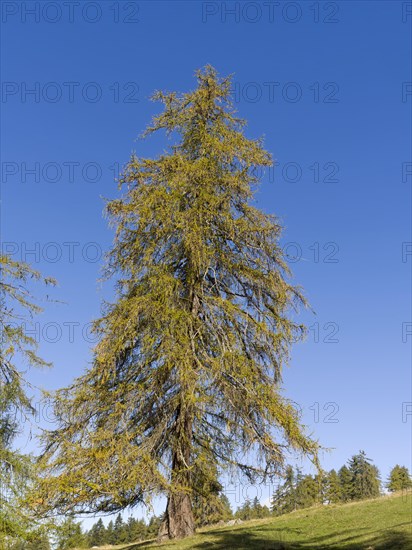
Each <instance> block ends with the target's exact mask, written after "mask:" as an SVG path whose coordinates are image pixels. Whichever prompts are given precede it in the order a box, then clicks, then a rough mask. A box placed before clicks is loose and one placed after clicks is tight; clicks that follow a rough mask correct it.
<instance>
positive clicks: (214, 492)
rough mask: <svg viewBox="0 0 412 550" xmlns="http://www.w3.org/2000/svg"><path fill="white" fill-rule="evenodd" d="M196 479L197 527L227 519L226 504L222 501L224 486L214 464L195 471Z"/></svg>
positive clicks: (193, 505) (195, 504) (194, 513)
mask: <svg viewBox="0 0 412 550" xmlns="http://www.w3.org/2000/svg"><path fill="white" fill-rule="evenodd" d="M193 475H194V477H195V482H194V492H193V497H192V508H193V515H194V518H195V523H196V526H197V527H200V526H203V525H211V524H213V523H217V522H218V521H220V520H224V519H225V518H226V517H227V508H226V503H225V501H224V500H222V489H223V487H222V485H221V483H220V482H219V481H218V471H217V468H216V466H215V465H214V464H209V465H208V466H206V467H204V468H202V469H197V468H195V469H194V472H193Z"/></svg>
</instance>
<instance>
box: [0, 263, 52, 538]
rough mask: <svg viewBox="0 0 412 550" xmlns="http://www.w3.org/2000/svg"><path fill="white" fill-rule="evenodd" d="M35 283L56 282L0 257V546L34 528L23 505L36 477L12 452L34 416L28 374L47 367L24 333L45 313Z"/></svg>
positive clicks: (27, 461) (26, 462)
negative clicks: (23, 425)
mask: <svg viewBox="0 0 412 550" xmlns="http://www.w3.org/2000/svg"><path fill="white" fill-rule="evenodd" d="M32 281H41V282H43V283H45V284H46V285H47V284H49V285H50V284H54V283H55V281H54V280H53V279H51V278H43V277H42V276H41V274H40V273H39V272H38V271H36V270H34V269H32V268H31V267H30V266H29V265H28V264H26V263H25V262H18V261H15V260H13V259H12V258H11V257H10V256H8V255H6V254H0V339H1V346H0V546H1V545H2V543H3V542H4V541H5V540H8V541H9V542H10V543H11V541H13V540H21V539H25V538H27V537H29V535H30V533H31V534H33V530H34V523H33V519H32V518H31V517H30V516H29V514H28V510H27V509H25V508H24V507H22V502H21V499H22V498H23V494H24V492H25V491H26V490H27V486H28V482H29V480H31V477H32V475H33V468H32V464H31V461H30V459H29V457H27V456H24V455H22V454H21V453H19V452H18V451H17V450H16V449H14V448H13V440H14V438H15V436H16V434H17V433H18V431H19V429H20V426H19V418H22V419H24V418H30V416H32V415H33V414H34V412H35V410H34V408H33V406H32V403H31V400H30V397H29V396H28V382H27V379H26V377H25V375H26V372H27V370H28V369H29V368H30V367H44V366H46V365H48V363H46V362H45V361H44V360H43V359H42V358H41V357H39V355H38V354H37V352H36V350H37V341H36V340H35V338H33V337H32V336H30V335H29V334H27V332H28V331H27V330H26V324H27V325H29V324H30V322H31V319H32V318H33V316H34V315H35V314H37V313H39V312H40V311H41V307H40V306H39V305H38V304H37V303H36V300H35V299H34V297H33V296H32V295H31V293H30V289H29V287H30V284H31V282H32ZM39 536H40V535H39Z"/></svg>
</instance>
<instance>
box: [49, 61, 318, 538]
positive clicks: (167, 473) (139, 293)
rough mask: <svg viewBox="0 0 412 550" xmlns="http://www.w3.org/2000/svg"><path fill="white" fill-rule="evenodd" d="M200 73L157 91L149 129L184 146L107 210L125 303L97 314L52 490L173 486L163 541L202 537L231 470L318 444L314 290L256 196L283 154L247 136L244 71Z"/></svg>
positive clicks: (70, 400)
mask: <svg viewBox="0 0 412 550" xmlns="http://www.w3.org/2000/svg"><path fill="white" fill-rule="evenodd" d="M196 76H197V84H198V85H197V88H196V89H195V90H194V91H191V92H188V93H184V94H178V93H175V92H172V93H164V92H157V93H156V94H155V95H154V99H155V100H159V101H161V102H162V103H163V107H164V110H163V112H161V113H160V114H159V115H157V116H155V117H154V120H153V123H152V125H151V126H149V127H148V129H147V130H146V132H145V133H144V136H149V135H150V134H152V133H154V132H158V131H161V130H165V131H166V133H167V134H168V136H169V140H170V146H169V148H168V149H167V150H166V151H165V152H164V153H163V154H161V155H159V156H158V157H157V158H154V159H149V158H140V157H137V156H136V155H133V156H132V157H131V159H130V161H129V163H128V164H127V166H126V167H125V170H124V172H123V175H122V177H121V178H120V186H121V188H122V189H123V195H122V196H121V197H120V198H117V199H114V200H112V201H110V202H109V203H108V205H107V213H108V215H109V218H110V221H111V223H112V224H113V226H114V227H115V230H116V236H115V241H114V244H113V247H112V249H111V250H110V252H109V256H108V262H107V265H106V270H105V272H106V275H107V276H108V277H111V276H113V277H115V278H116V281H117V299H116V301H115V302H114V303H111V304H106V306H105V310H104V313H103V315H102V317H101V318H100V319H99V320H97V321H96V323H95V331H96V334H97V335H98V337H99V343H98V345H97V346H96V348H95V351H94V359H93V364H92V366H91V368H89V369H88V370H87V372H86V373H85V374H84V375H83V376H81V377H79V378H78V379H76V380H75V382H74V383H73V384H72V385H71V386H70V387H68V388H64V389H62V390H60V391H59V392H57V395H56V415H57V417H58V420H59V425H58V426H57V428H56V429H55V430H54V431H50V432H49V433H48V434H47V435H46V437H45V453H44V455H43V466H44V473H45V476H44V479H43V484H42V486H41V487H40V489H39V490H40V493H41V494H42V495H43V496H42V500H43V507H44V508H45V509H53V510H55V511H56V510H58V511H60V512H62V513H65V512H68V511H70V512H100V511H103V512H114V511H117V510H122V509H124V508H126V507H128V506H133V505H136V504H137V503H146V504H150V501H151V498H152V497H153V495H156V494H166V495H167V496H168V504H167V509H166V514H165V519H164V522H163V525H162V528H161V531H160V534H159V538H168V537H170V538H174V537H182V536H186V535H188V534H191V533H193V531H194V518H193V511H192V499H193V497H194V496H195V495H196V493H197V491H199V490H201V488H204V487H206V486H208V485H209V486H211V485H213V483H215V481H216V473H215V472H216V471H217V472H221V471H222V470H223V469H225V468H238V469H239V470H240V472H241V473H242V474H244V475H246V476H248V478H249V479H257V478H259V477H265V476H271V475H276V474H278V473H279V471H280V470H281V469H282V467H283V466H284V460H285V454H286V453H287V451H288V450H289V449H294V450H295V451H299V452H302V453H304V454H305V455H307V456H309V457H310V458H311V459H312V460H314V461H315V462H316V461H317V451H318V444H317V442H315V441H314V440H313V439H311V437H310V436H308V435H307V434H306V433H305V431H304V429H303V427H302V426H301V424H300V419H299V415H298V413H297V411H296V410H295V408H294V406H293V403H292V402H291V401H289V400H288V399H287V398H286V397H285V396H284V395H283V392H282V384H281V380H282V367H283V365H284V364H285V363H287V361H288V358H289V350H290V346H291V344H292V343H293V342H296V341H297V340H299V339H300V338H302V337H303V336H304V333H305V328H304V326H303V325H302V324H299V323H297V322H295V320H294V315H295V312H296V311H297V310H298V309H299V306H302V305H305V299H304V297H303V296H302V293H301V291H300V290H299V288H297V287H296V286H293V285H292V283H291V281H290V272H289V268H288V266H287V264H286V261H285V258H284V256H283V252H282V248H281V246H280V244H279V239H280V236H281V231H282V227H281V224H280V222H279V220H278V219H277V218H276V217H275V216H273V215H269V214H267V213H264V212H263V211H261V210H259V209H258V208H257V207H256V206H254V205H253V204H252V202H253V198H254V194H255V191H256V186H257V184H258V183H259V178H258V176H257V173H258V170H257V169H259V168H264V167H268V166H270V165H271V163H272V161H271V156H270V154H269V153H268V152H266V151H265V150H264V148H263V145H262V140H260V139H248V138H247V137H246V136H245V135H244V126H245V122H244V121H243V120H241V119H239V118H238V117H237V116H236V114H235V111H234V108H233V105H232V103H231V99H230V89H231V81H230V78H219V77H218V75H217V73H216V71H215V70H214V69H213V68H212V67H210V66H208V67H206V68H205V69H204V70H200V71H198V72H197V74H196ZM211 464H212V465H214V466H215V469H213V468H210V465H211ZM199 479H201V480H202V483H201V484H199V483H197V482H196V480H199Z"/></svg>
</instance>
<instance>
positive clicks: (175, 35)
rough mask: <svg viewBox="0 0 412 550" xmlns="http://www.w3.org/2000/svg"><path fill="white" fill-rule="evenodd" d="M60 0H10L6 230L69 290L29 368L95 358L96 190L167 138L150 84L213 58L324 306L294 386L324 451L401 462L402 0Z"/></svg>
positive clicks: (65, 372)
mask: <svg viewBox="0 0 412 550" xmlns="http://www.w3.org/2000/svg"><path fill="white" fill-rule="evenodd" d="M75 4H76V3H75ZM35 5H37V8H36V7H35ZM56 5H57V4H56V3H53V2H36V3H35V2H26V3H20V2H3V3H2V31H3V33H2V41H3V44H2V46H3V48H2V60H1V61H2V80H3V89H2V105H1V106H2V114H3V116H2V149H1V153H2V207H1V230H2V241H3V244H4V243H14V244H11V245H10V244H8V245H6V246H7V247H8V248H7V249H6V251H8V252H10V253H12V255H13V256H14V257H15V258H16V259H25V260H27V261H29V262H31V263H32V264H33V265H34V266H35V267H37V268H38V269H40V270H41V271H42V272H43V273H44V274H47V275H51V276H54V277H56V278H57V279H58V281H59V287H58V288H57V289H56V290H55V291H54V292H53V297H54V298H56V299H58V300H62V301H64V302H65V304H54V305H46V311H45V313H44V314H43V315H42V316H41V317H40V318H39V322H40V331H41V336H40V340H41V342H40V350H41V353H42V354H43V355H44V357H45V358H46V359H48V360H50V361H52V362H53V363H54V368H53V370H51V371H47V372H42V373H32V374H31V380H32V381H33V382H34V383H36V384H38V385H41V386H43V387H45V388H48V389H53V388H57V387H59V386H61V385H64V384H67V383H69V382H70V381H71V380H72V379H73V377H75V376H77V375H79V374H80V373H81V372H82V371H83V369H84V368H85V367H86V366H87V364H88V362H89V361H90V358H91V354H90V346H91V344H90V343H89V342H88V341H86V340H87V338H86V340H85V338H83V337H82V329H83V331H84V330H85V329H84V327H85V326H86V325H87V323H88V322H90V321H91V320H92V319H93V318H95V317H96V316H98V314H99V311H100V303H101V300H102V297H103V296H104V295H108V294H110V289H109V288H108V287H107V286H106V287H105V286H103V289H102V288H101V286H100V285H99V284H98V283H97V279H98V277H99V270H100V267H101V264H102V262H101V261H100V260H99V258H98V261H94V259H95V258H96V255H97V256H100V253H101V251H104V250H107V248H108V247H109V245H110V243H111V240H112V232H111V230H110V229H109V228H108V227H107V223H106V220H105V219H104V218H103V216H102V210H103V201H102V197H108V198H112V197H116V196H118V190H117V187H116V185H115V183H114V182H113V174H114V172H115V171H116V164H120V165H121V164H123V163H125V162H126V161H127V159H128V157H129V155H130V153H131V151H132V150H135V151H136V152H137V154H138V155H143V156H144V155H146V156H151V155H157V154H158V153H159V152H160V151H161V150H162V149H163V147H164V145H165V142H164V140H163V139H161V138H158V137H154V138H152V139H151V140H149V141H147V142H139V141H136V140H135V138H136V137H137V136H138V134H139V133H140V132H141V131H142V130H143V128H144V127H145V126H146V125H147V124H148V123H149V121H150V118H151V116H152V115H153V114H154V113H156V112H157V111H158V110H159V109H160V106H159V105H157V104H154V103H151V102H149V97H150V95H151V93H152V92H153V91H154V90H155V89H168V90H180V91H186V90H188V89H191V88H193V87H194V86H195V80H194V78H193V73H194V71H195V70H196V69H197V68H199V67H202V66H204V65H205V64H207V63H211V64H212V65H214V66H215V67H216V68H217V70H218V71H219V72H220V73H221V74H222V75H227V74H229V73H234V75H235V76H234V91H235V100H236V104H237V107H238V110H239V113H240V115H241V116H242V117H244V118H246V119H247V120H248V121H249V124H248V127H247V130H246V132H247V134H248V136H250V137H254V138H255V137H258V136H261V135H264V136H265V146H266V148H267V149H268V150H269V151H270V152H272V154H273V156H274V158H276V160H277V165H278V166H277V167H276V168H275V170H274V172H272V173H270V174H269V175H267V176H266V177H265V179H264V182H263V184H262V186H261V189H260V192H259V195H258V197H257V199H258V204H259V205H260V206H261V207H262V208H264V209H265V210H266V211H268V212H273V213H275V214H277V215H278V216H280V217H281V218H282V220H283V222H284V225H285V232H284V237H283V243H284V245H285V246H287V252H288V254H289V256H291V260H292V262H291V267H292V269H293V272H294V280H295V282H296V283H298V284H300V285H302V286H303V287H304V289H305V292H306V296H307V297H308V299H309V301H310V303H311V305H312V307H313V309H314V310H315V312H316V315H314V314H312V313H309V312H306V313H305V314H303V315H302V320H303V321H305V322H306V323H307V324H308V325H309V326H311V327H312V329H311V330H310V332H309V338H308V340H307V341H306V343H304V344H299V345H298V346H296V348H295V350H294V352H293V360H292V365H291V368H290V369H288V370H287V371H286V372H285V377H284V380H285V393H286V394H287V395H289V396H290V397H292V398H293V399H294V400H295V401H296V402H298V403H299V404H300V405H301V407H302V409H303V417H304V421H305V422H306V424H307V425H308V426H309V428H310V430H312V431H313V432H314V434H315V435H316V436H317V437H318V438H319V439H320V441H321V443H322V444H323V445H324V446H325V447H330V448H333V450H332V451H331V452H330V453H328V454H325V456H324V461H323V465H324V467H325V468H327V469H330V468H332V467H335V468H339V467H340V466H341V465H342V464H343V463H344V462H345V461H346V460H347V459H348V458H349V457H350V456H351V455H352V454H354V453H356V452H357V451H359V449H364V450H365V451H366V453H367V454H368V456H370V457H371V458H372V459H373V460H374V461H375V463H376V465H377V466H378V467H379V468H380V470H381V472H382V474H383V477H386V476H387V474H388V471H389V469H390V468H391V467H392V466H393V465H394V464H395V463H401V464H405V465H407V466H408V467H409V468H410V467H411V441H410V439H411V426H412V414H409V415H408V412H409V413H412V405H411V404H410V403H411V402H412V397H411V371H410V350H411V341H412V334H409V335H408V334H407V333H408V332H409V333H411V332H412V329H411V325H410V323H411V309H410V306H411V298H410V283H409V280H410V279H409V277H410V271H411V269H410V268H411V263H412V255H411V254H409V255H408V254H407V252H408V251H409V252H411V251H412V250H411V247H410V245H408V244H404V245H403V243H410V242H411V240H412V239H411V233H410V206H411V196H410V194H411V182H412V175H411V164H410V163H411V156H410V145H411V143H410V114H411V104H412V85H411V84H410V82H411V81H412V76H411V72H410V61H411V60H410V52H411V30H410V29H411V27H410V24H411V22H412V13H411V12H412V6H411V3H410V2H396V1H391V2H386V1H377V2H352V1H346V2H338V3H334V2H329V3H327V2H320V3H316V2H311V1H301V2H282V1H279V2H273V3H270V2H269V3H267V2H246V3H245V2H229V1H228V2H226V3H220V2H213V1H211V2H203V3H202V2H190V1H187V2H155V1H154V2H145V1H142V2H119V3H116V2H111V1H107V2H105V1H102V2H100V3H91V2H82V3H81V4H80V6H77V5H74V4H73V5H71V8H70V9H69V5H68V3H61V4H58V5H57V6H58V7H57V8H56ZM96 6H97V8H98V9H97V8H96ZM225 6H226V10H225ZM32 7H35V10H36V9H37V11H35V12H34V13H29V12H28V10H30V9H31V8H32ZM93 21H94V22H93ZM408 83H409V84H408ZM30 90H32V91H34V93H30ZM5 137H7V140H5ZM30 170H32V171H31V172H30ZM33 170H34V173H33ZM53 243H54V244H53ZM65 243H66V244H65ZM67 243H74V244H71V245H69V244H67ZM90 243H92V244H90ZM291 243H295V244H291ZM403 249H404V252H405V255H404V257H402V250H403ZM28 250H35V251H36V252H35V253H34V254H33V253H32V254H28V253H27V251H28ZM54 259H56V261H53V260H54ZM39 290H40V289H39ZM48 323H51V324H48ZM71 323H75V325H71V327H72V331H73V333H72V334H71V333H70V330H69V329H70V327H69V324H71ZM56 326H58V329H57V332H56ZM403 330H404V338H402V331H403ZM59 332H60V335H59ZM71 336H72V337H71ZM55 337H56V339H57V341H56V342H52V340H53V339H55ZM334 340H335V341H334ZM403 340H404V341H403ZM403 403H404V405H403ZM402 410H403V413H404V415H402ZM44 422H45V421H43V423H44ZM30 446H32V444H30ZM233 498H234V497H232V502H233Z"/></svg>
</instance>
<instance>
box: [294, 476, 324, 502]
mask: <svg viewBox="0 0 412 550" xmlns="http://www.w3.org/2000/svg"><path fill="white" fill-rule="evenodd" d="M318 500H319V483H317V482H316V480H315V479H314V478H313V477H312V476H311V475H304V476H302V475H301V473H300V472H299V473H298V475H297V481H296V488H295V509H297V508H308V507H309V506H313V505H314V504H315V503H316V502H318Z"/></svg>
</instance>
